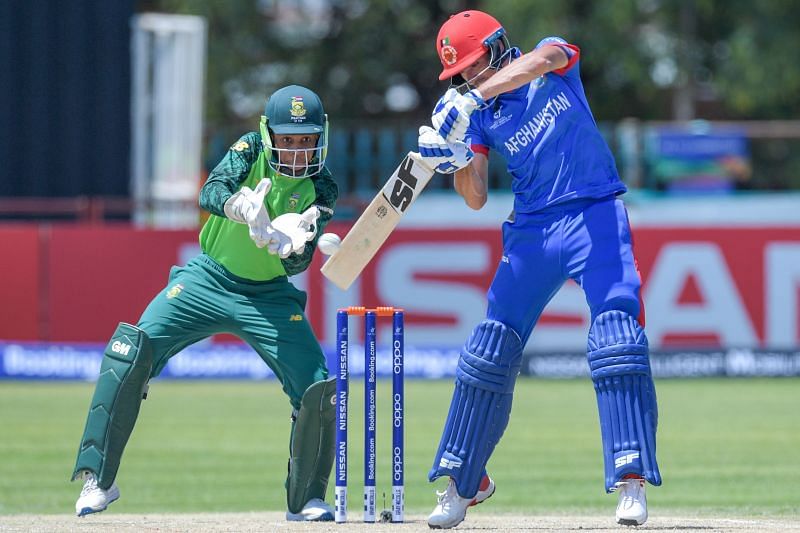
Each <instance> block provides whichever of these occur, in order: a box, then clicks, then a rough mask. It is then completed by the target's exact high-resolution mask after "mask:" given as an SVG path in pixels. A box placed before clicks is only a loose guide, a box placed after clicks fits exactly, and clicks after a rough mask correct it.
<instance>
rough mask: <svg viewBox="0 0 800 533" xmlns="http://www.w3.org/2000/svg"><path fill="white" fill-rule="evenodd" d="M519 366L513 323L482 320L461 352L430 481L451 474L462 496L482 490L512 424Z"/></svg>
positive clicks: (519, 354)
mask: <svg viewBox="0 0 800 533" xmlns="http://www.w3.org/2000/svg"><path fill="white" fill-rule="evenodd" d="M521 365H522V342H521V341H520V338H519V335H517V333H516V332H515V331H514V330H512V329H511V328H510V327H508V326H506V325H505V324H503V323H502V322H497V321H494V320H484V321H483V322H481V323H480V324H478V326H477V327H476V328H475V329H474V330H473V331H472V334H471V335H470V338H469V339H468V340H467V342H466V344H465V346H464V348H463V349H462V350H461V357H460V358H459V361H458V367H457V368H456V383H455V391H454V392H453V400H452V402H451V403H450V412H449V413H448V415H447V421H446V422H445V427H444V433H443V434H442V440H441V442H440V443H439V450H438V451H437V452H436V457H435V459H434V461H433V468H432V469H431V471H430V472H429V473H428V478H429V479H430V481H433V480H435V479H437V478H439V477H441V476H450V477H452V478H453V479H455V482H456V488H457V489H458V494H459V495H461V496H462V497H464V498H469V497H472V496H474V495H475V494H476V493H477V492H478V485H479V484H480V480H481V477H482V476H483V474H484V467H485V466H486V462H487V461H488V460H489V457H490V456H491V454H492V451H494V447H495V445H496V444H497V442H498V441H499V440H500V437H501V436H502V435H503V432H504V431H505V429H506V426H507V425H508V418H509V414H510V413H511V399H512V394H513V392H514V384H515V383H516V380H517V375H518V374H519V370H520V366H521Z"/></svg>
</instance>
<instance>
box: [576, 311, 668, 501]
mask: <svg viewBox="0 0 800 533" xmlns="http://www.w3.org/2000/svg"><path fill="white" fill-rule="evenodd" d="M648 353H649V351H648V346H647V337H646V336H645V334H644V330H643V329H642V327H641V326H640V325H639V322H638V321H637V320H636V319H635V318H634V317H632V316H630V315H628V314H627V313H625V312H624V311H607V312H605V313H602V314H600V315H598V316H597V318H595V320H594V323H593V324H592V327H591V329H590V330H589V344H588V348H587V354H588V358H589V368H590V370H591V375H592V381H593V382H594V389H595V392H596V393H597V408H598V411H599V413H600V431H601V434H602V437H603V459H604V462H605V477H606V492H612V491H613V490H614V484H615V483H616V482H617V481H620V480H621V479H622V478H623V477H624V476H625V475H626V474H638V475H641V476H643V477H644V478H645V479H646V480H647V481H649V482H650V483H652V484H653V485H661V474H660V473H659V471H658V464H657V463H656V426H657V425H658V408H657V406H656V391H655V386H654V385H653V377H652V374H651V372H650V358H649V355H648Z"/></svg>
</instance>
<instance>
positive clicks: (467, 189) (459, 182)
mask: <svg viewBox="0 0 800 533" xmlns="http://www.w3.org/2000/svg"><path fill="white" fill-rule="evenodd" d="M453 184H454V186H455V189H456V192H457V193H458V194H460V195H461V197H462V198H464V202H466V204H467V205H468V206H469V207H470V208H472V209H475V210H476V211H477V210H478V209H480V208H481V207H483V206H484V205H485V204H486V200H487V198H488V195H489V158H488V157H486V156H485V155H484V154H482V153H480V152H476V153H475V157H474V158H473V159H472V161H471V162H470V164H469V165H467V166H466V167H464V168H462V169H461V170H457V171H456V173H455V177H454V181H453Z"/></svg>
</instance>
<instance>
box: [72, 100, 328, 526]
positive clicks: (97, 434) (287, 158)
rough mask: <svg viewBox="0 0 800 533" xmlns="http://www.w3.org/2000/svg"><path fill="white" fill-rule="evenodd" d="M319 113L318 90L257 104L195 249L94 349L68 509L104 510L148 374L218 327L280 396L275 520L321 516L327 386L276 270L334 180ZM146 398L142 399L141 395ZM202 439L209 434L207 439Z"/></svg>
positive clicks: (303, 241)
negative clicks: (138, 311)
mask: <svg viewBox="0 0 800 533" xmlns="http://www.w3.org/2000/svg"><path fill="white" fill-rule="evenodd" d="M327 147H328V120H327V116H326V115H325V112H324V110H323V106H322V102H321V101H320V99H319V97H318V96H317V95H316V94H315V93H314V92H312V91H311V90H309V89H307V88H305V87H300V86H297V85H291V86H287V87H284V88H282V89H279V90H278V91H276V92H275V93H273V94H272V95H271V96H270V97H269V99H268V100H267V103H266V107H265V112H264V116H262V117H261V123H260V129H259V131H258V132H250V133H247V134H245V135H244V136H242V137H241V138H240V139H239V140H238V141H237V142H236V143H235V144H234V145H233V146H232V147H231V148H230V150H228V152H227V153H226V155H225V156H224V157H223V159H222V161H221V162H220V163H219V165H217V167H216V168H215V169H214V170H213V171H212V172H211V173H210V175H209V177H208V180H207V181H206V183H205V184H204V185H203V187H202V189H201V191H200V202H199V203H200V207H202V208H203V209H206V210H207V211H209V212H210V213H211V216H210V217H209V219H208V221H207V222H206V223H205V225H204V226H203V228H202V230H201V231H200V246H201V250H202V253H201V254H200V255H198V256H197V257H195V258H193V259H192V260H191V261H189V263H188V264H187V265H186V266H182V267H178V266H175V267H172V269H171V271H170V273H169V280H168V282H167V285H166V287H165V288H164V289H163V290H162V291H161V292H159V293H158V294H157V295H156V296H155V297H154V298H153V300H152V301H151V302H150V304H149V305H148V306H147V308H146V309H145V311H144V313H143V314H142V316H141V318H140V319H139V321H138V323H137V324H136V325H131V324H126V323H120V324H119V325H118V326H117V329H116V331H115V332H114V334H113V336H112V337H111V340H110V341H109V342H108V345H107V346H106V349H105V354H104V357H103V361H102V365H101V369H100V376H99V378H98V380H97V385H96V387H95V392H94V397H93V398H92V402H91V406H90V408H89V415H88V417H87V420H86V428H85V430H84V433H83V437H82V439H81V443H80V447H79V448H78V458H77V461H76V463H75V469H74V471H73V473H72V479H73V480H75V479H78V478H81V479H83V481H84V485H83V490H82V491H81V494H80V497H79V498H78V501H77V503H76V504H75V511H76V513H77V515H78V516H84V515H86V514H89V513H96V512H100V511H103V510H105V509H106V508H107V507H108V505H109V504H110V503H112V502H114V501H115V500H117V499H118V498H119V496H120V491H119V489H118V488H117V485H116V483H115V478H116V477H117V471H118V469H119V466H120V460H121V458H122V453H123V451H124V449H125V445H126V443H127V442H128V439H129V437H130V436H131V432H132V431H133V427H134V424H135V423H136V418H137V415H138V413H139V407H140V404H141V402H142V399H143V397H144V396H145V394H146V392H147V389H148V383H149V381H150V380H151V379H152V378H154V377H156V376H158V375H159V373H160V372H161V371H162V369H163V368H164V366H165V365H166V363H167V361H168V360H169V358H170V357H172V356H173V355H175V354H177V353H178V352H180V351H181V350H183V349H184V348H186V347H187V346H189V345H191V344H193V343H196V342H198V341H200V340H202V339H205V338H207V337H209V336H211V335H215V334H218V333H230V334H233V335H236V336H237V337H239V338H241V339H242V340H243V341H245V342H246V343H247V344H249V345H250V346H251V347H252V348H253V349H254V350H255V351H256V353H258V355H259V356H261V358H262V359H263V360H264V362H265V363H266V364H267V366H269V368H270V369H271V370H272V371H273V372H274V373H275V376H276V377H277V379H278V380H279V381H280V383H281V385H282V386H283V390H284V392H285V393H286V395H287V396H288V397H289V403H290V404H291V408H292V411H291V433H290V438H289V471H288V476H287V479H286V496H287V507H288V510H287V513H286V518H287V520H297V521H327V520H333V509H332V507H331V506H330V505H329V504H328V503H326V502H325V492H326V488H327V484H328V478H329V476H330V472H331V467H332V466H333V459H334V441H335V435H334V433H335V428H334V408H335V405H334V403H333V402H334V401H335V399H334V393H335V388H336V387H335V383H334V380H333V379H330V380H329V379H328V369H327V366H326V363H325V357H324V355H323V352H322V350H321V348H320V345H319V343H318V341H317V339H316V338H315V336H314V333H313V332H312V330H311V327H310V325H309V324H308V321H307V319H306V316H305V314H304V310H305V305H306V294H305V293H304V292H303V291H300V290H298V289H297V288H295V287H294V285H292V283H291V282H290V281H289V279H288V277H289V276H292V275H294V274H297V273H299V272H302V271H304V270H306V269H307V268H308V266H309V264H310V263H311V259H312V255H313V253H314V249H315V246H316V241H317V239H318V237H319V235H321V233H322V230H323V228H324V227H325V226H326V224H327V223H328V221H329V220H330V219H331V217H332V215H333V209H334V205H335V203H336V200H337V197H338V188H337V186H336V183H335V181H334V180H333V177H332V176H331V173H330V172H329V171H328V169H327V168H326V167H325V157H326V153H327ZM151 401H152V400H151ZM209 438H213V435H209Z"/></svg>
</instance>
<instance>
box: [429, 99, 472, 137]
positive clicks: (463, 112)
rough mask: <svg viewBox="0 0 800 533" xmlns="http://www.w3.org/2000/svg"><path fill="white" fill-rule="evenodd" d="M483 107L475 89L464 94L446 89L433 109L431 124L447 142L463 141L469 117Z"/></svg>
mask: <svg viewBox="0 0 800 533" xmlns="http://www.w3.org/2000/svg"><path fill="white" fill-rule="evenodd" d="M484 105H485V102H484V101H483V97H482V96H481V93H480V92H479V91H478V90H477V89H473V90H471V91H469V92H468V93H466V94H459V92H458V91H457V90H455V89H448V90H447V92H446V93H444V95H443V96H442V97H441V98H440V99H439V101H438V102H437V103H436V107H434V108H433V115H431V123H432V124H433V127H434V129H435V130H436V131H437V132H438V133H439V135H441V136H442V137H444V139H445V140H446V141H447V142H455V141H463V140H464V136H465V135H466V133H467V128H468V127H469V122H470V118H469V116H470V115H471V114H472V112H473V111H475V110H476V109H478V108H479V107H483V106H484Z"/></svg>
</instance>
